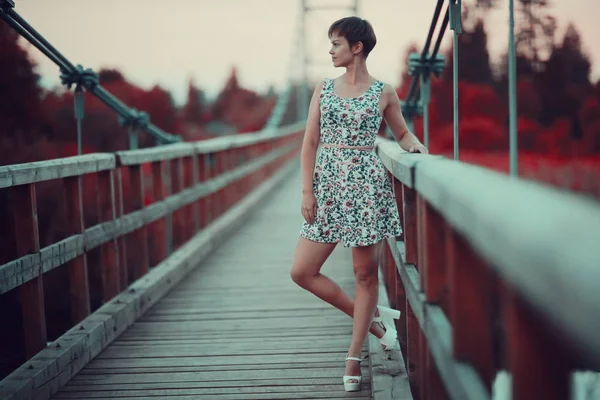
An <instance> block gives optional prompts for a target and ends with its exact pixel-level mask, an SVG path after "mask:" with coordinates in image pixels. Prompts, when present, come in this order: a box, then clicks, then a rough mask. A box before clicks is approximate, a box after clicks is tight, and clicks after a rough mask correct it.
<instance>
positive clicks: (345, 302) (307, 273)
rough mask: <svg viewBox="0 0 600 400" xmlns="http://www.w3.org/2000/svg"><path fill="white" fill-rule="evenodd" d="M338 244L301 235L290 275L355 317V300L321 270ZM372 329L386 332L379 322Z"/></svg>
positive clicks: (312, 291) (379, 333)
mask: <svg viewBox="0 0 600 400" xmlns="http://www.w3.org/2000/svg"><path fill="white" fill-rule="evenodd" d="M336 244H337V243H318V242H313V241H310V240H308V239H305V238H303V237H300V238H299V239H298V245H297V247H296V253H295V254H294V262H293V265H292V269H291V271H290V275H291V277H292V280H293V281H294V282H295V283H296V284H297V285H298V286H300V287H302V288H303V289H306V290H308V291H309V292H311V293H312V294H314V295H315V296H317V297H318V298H320V299H321V300H324V301H326V302H327V303H329V304H331V305H332V306H334V307H336V308H338V309H339V310H341V311H342V312H343V313H345V314H347V315H348V316H350V317H353V316H354V300H353V299H352V298H351V297H350V296H348V294H347V293H346V292H344V290H343V289H342V288H341V287H340V286H339V285H338V284H337V283H335V282H334V281H332V280H331V279H330V278H329V277H327V276H325V275H323V274H321V272H320V271H321V267H322V266H323V264H324V263H325V261H326V260H327V258H328V257H329V255H330V254H331V253H332V252H333V250H334V249H335V246H336ZM370 331H371V333H373V334H374V335H375V336H376V337H378V338H381V337H382V336H383V334H384V333H385V331H383V329H381V327H380V326H379V325H377V324H372V325H371V328H370Z"/></svg>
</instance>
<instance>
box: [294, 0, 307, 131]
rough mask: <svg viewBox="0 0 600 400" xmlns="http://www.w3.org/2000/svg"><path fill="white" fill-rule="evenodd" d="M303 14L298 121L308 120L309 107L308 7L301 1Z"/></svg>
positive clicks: (301, 21) (301, 20)
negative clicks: (307, 91) (307, 83)
mask: <svg viewBox="0 0 600 400" xmlns="http://www.w3.org/2000/svg"><path fill="white" fill-rule="evenodd" d="M301 6H302V13H301V15H300V18H301V19H300V37H301V38H302V39H301V40H302V41H301V42H300V46H301V48H300V54H301V57H302V78H301V80H300V82H299V84H298V98H297V99H296V101H297V102H298V103H299V104H298V113H299V115H298V120H303V119H305V118H306V116H307V114H308V105H307V104H305V103H306V102H307V101H308V100H307V97H308V96H307V93H306V90H307V87H306V82H307V81H308V71H307V65H306V64H307V63H308V55H307V54H306V13H307V11H308V7H307V5H306V0H302V1H301Z"/></svg>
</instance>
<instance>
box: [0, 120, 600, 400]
mask: <svg viewBox="0 0 600 400" xmlns="http://www.w3.org/2000/svg"><path fill="white" fill-rule="evenodd" d="M302 137H303V130H302V125H297V126H292V127H290V128H289V129H287V130H280V131H278V132H270V133H268V132H263V133H257V134H251V135H239V136H231V137H225V138H220V139H215V140H210V141H204V142H199V143H197V144H194V143H186V144H183V143H182V144H174V145H167V146H162V147H159V148H151V149H141V150H131V151H123V152H119V153H116V154H91V155H84V156H78V157H72V158H66V159H60V160H53V161H46V162H38V163H31V164H23V165H13V166H8V167H0V187H1V188H2V190H8V191H9V192H10V196H11V199H12V200H13V203H12V207H13V208H12V209H13V210H14V215H15V237H16V238H17V239H18V242H17V246H16V250H17V251H18V254H17V257H16V258H15V260H14V261H12V262H10V263H8V264H5V265H3V266H1V267H0V293H1V294H2V296H13V297H15V298H18V299H20V300H21V302H20V303H19V302H17V303H18V304H20V306H19V309H20V312H21V313H22V316H23V317H22V319H21V326H11V327H7V326H3V327H2V329H3V331H4V334H5V335H6V334H7V332H8V331H15V330H16V331H18V332H21V335H22V336H20V337H21V338H22V341H21V340H13V341H7V340H3V341H2V343H1V344H0V345H1V346H2V348H3V354H8V353H10V354H13V356H14V359H18V360H19V361H18V365H17V367H16V368H15V369H14V371H13V372H12V373H10V374H8V376H6V377H5V378H4V379H3V380H2V381H1V382H0V398H1V399H11V400H12V399H14V400H17V399H19V400H20V399H49V398H54V399H67V398H68V399H89V398H97V399H117V398H132V397H133V398H154V397H157V398H171V397H173V398H183V399H192V398H194V399H195V398H210V399H212V398H214V399H283V398H285V399H307V398H312V399H322V398H323V399H325V398H327V399H335V398H346V397H348V396H350V397H353V398H364V399H367V398H375V399H410V398H419V399H444V398H452V399H489V398H499V397H497V396H498V394H497V391H494V390H493V385H494V382H495V381H497V376H498V373H499V372H503V371H504V372H503V373H504V374H508V375H509V376H510V377H511V379H510V380H509V384H508V386H507V387H508V389H507V390H509V391H511V392H512V398H514V399H566V398H569V394H570V392H571V390H572V385H571V380H572V378H573V373H574V372H575V371H576V370H594V369H597V368H598V365H599V361H600V336H599V335H598V334H597V332H598V331H599V330H600V325H599V324H600V319H599V318H598V315H600V314H599V311H600V294H599V293H600V292H599V291H598V282H600V270H599V268H598V267H599V264H598V260H599V250H598V243H599V242H598V234H597V227H598V226H600V207H599V206H598V204H595V203H592V202H591V201H587V200H585V199H583V198H580V197H577V196H576V195H570V194H566V193H560V192H558V191H556V190H554V189H550V188H547V187H543V186H541V185H538V184H535V183H531V182H526V181H522V180H516V179H513V178H510V177H508V176H505V175H502V174H498V173H495V172H492V171H489V170H486V169H483V168H479V167H475V166H471V165H465V164H463V163H460V162H457V161H453V160H448V159H444V158H441V157H436V156H421V155H414V154H406V153H403V152H402V151H401V150H400V149H399V148H398V146H397V145H396V144H395V143H393V142H391V141H389V140H387V139H383V138H382V139H380V140H378V147H377V152H378V154H379V156H380V157H381V159H382V160H383V162H384V163H385V165H386V167H387V168H388V170H389V173H390V178H392V179H393V181H394V185H395V192H396V198H397V202H398V205H399V207H400V210H402V218H403V225H404V237H403V238H395V239H390V240H388V241H387V243H386V246H385V253H384V254H382V257H381V260H380V266H381V273H380V276H381V282H382V289H384V290H381V291H380V293H381V299H380V304H388V303H389V304H391V305H392V306H394V307H397V308H398V309H400V310H402V318H401V319H400V321H399V322H398V332H399V338H398V340H399V341H400V344H401V351H387V352H383V351H381V350H380V348H379V346H378V345H377V341H376V339H374V338H373V337H371V338H370V341H369V343H368V345H367V346H366V347H365V349H364V356H365V357H366V359H367V360H368V361H369V362H368V363H365V364H364V365H363V374H364V375H365V377H366V384H365V385H364V386H363V390H362V392H359V393H351V394H347V393H345V392H344V391H343V385H342V384H341V376H342V375H343V371H344V363H343V357H344V355H345V352H346V351H347V347H348V345H349V343H350V334H351V327H352V323H351V320H350V319H349V318H348V317H347V316H345V315H342V314H341V313H340V312H338V311H337V310H335V309H333V308H331V307H329V306H327V305H326V304H324V303H322V302H321V301H320V300H317V299H315V298H313V296H312V295H311V294H308V293H307V292H304V291H303V290H302V289H300V288H298V287H297V286H295V285H294V284H293V283H292V281H291V279H290V276H289V270H290V266H291V257H292V252H293V248H294V246H295V241H296V240H297V232H298V229H299V226H300V222H301V216H300V214H299V212H298V204H299V201H300V198H299V189H298V188H299V163H298V153H299V149H300V145H301V141H302ZM90 176H93V177H95V184H96V185H97V194H98V196H97V207H98V214H99V216H100V217H101V218H100V220H99V221H98V223H97V224H95V225H93V226H89V227H87V226H84V224H83V219H82V215H83V213H82V211H83V210H82V204H83V200H82V185H83V182H84V180H85V179H87V178H88V177H90ZM166 176H170V177H171V179H169V180H167V179H165V177H166ZM48 180H54V181H59V182H60V181H61V182H62V185H63V187H64V190H65V191H66V194H67V197H68V199H69V200H68V206H69V207H68V209H69V210H70V216H69V219H68V220H67V221H65V223H67V224H69V226H70V227H71V232H72V235H71V236H70V237H68V238H66V239H64V240H62V241H60V242H58V243H55V244H52V245H50V246H47V247H44V248H40V246H39V240H38V235H37V226H38V221H37V218H36V190H35V188H36V185H37V184H40V183H41V182H43V181H48ZM169 181H170V182H171V183H172V185H167V184H166V183H167V182H169ZM125 182H128V184H125ZM146 194H150V198H149V199H150V200H148V196H146ZM144 199H147V200H146V201H144ZM126 205H127V206H126ZM169 247H172V249H170V248H169ZM97 250H99V254H100V260H101V262H100V263H99V265H98V266H99V268H100V270H99V274H100V275H99V276H101V282H102V284H101V285H100V287H98V285H97V284H92V282H91V279H90V275H91V274H92V273H91V271H90V269H89V268H88V267H89V266H88V260H89V258H90V254H91V253H92V252H94V251H97ZM132 255H137V256H138V257H137V259H138V260H139V261H138V263H137V264H132V263H130V262H128V260H130V259H131V258H132ZM55 270H62V271H63V273H64V275H63V276H66V277H67V279H65V280H63V281H62V282H61V283H62V286H57V285H54V286H53V287H52V293H48V290H49V289H48V288H45V286H44V280H45V278H46V277H47V276H48V274H49V273H52V272H53V271H55ZM351 271H352V268H351V260H350V254H349V251H348V249H345V248H343V247H338V248H337V249H336V251H335V252H334V255H333V256H332V258H331V259H330V260H328V262H327V264H326V265H325V269H324V272H325V273H326V274H330V275H332V276H333V277H334V279H336V280H338V281H339V282H340V283H341V284H342V286H343V287H344V288H345V289H347V290H348V291H349V292H350V293H352V291H353V287H354V286H353V280H354V278H353V275H352V272H351ZM45 291H46V293H45ZM97 296H101V298H102V301H101V303H102V304H101V305H100V306H99V307H97V308H96V309H92V307H91V303H92V302H91V300H90V299H92V298H94V297H97ZM55 297H60V298H62V299H63V300H66V301H67V303H68V304H70V310H71V313H70V317H69V318H68V319H69V321H70V322H69V324H68V326H66V327H65V330H64V333H62V334H61V335H60V336H59V337H57V338H56V339H55V340H51V341H48V335H47V329H46V327H47V326H49V325H50V324H51V323H52V321H51V320H48V318H47V317H46V315H47V314H48V312H49V310H48V305H47V304H46V305H45V299H53V298H55ZM67 328H68V329H67ZM5 337H6V336H5ZM510 381H512V383H510Z"/></svg>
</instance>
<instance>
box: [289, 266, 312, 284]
mask: <svg viewBox="0 0 600 400" xmlns="http://www.w3.org/2000/svg"><path fill="white" fill-rule="evenodd" d="M290 277H291V278H292V281H294V283H295V284H296V285H298V286H300V287H307V286H308V283H309V282H310V279H311V274H310V273H308V272H307V271H306V270H304V269H302V268H298V267H297V266H295V265H294V266H293V267H292V269H291V270H290Z"/></svg>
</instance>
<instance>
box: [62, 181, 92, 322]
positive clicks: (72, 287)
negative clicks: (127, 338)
mask: <svg viewBox="0 0 600 400" xmlns="http://www.w3.org/2000/svg"><path fill="white" fill-rule="evenodd" d="M63 185H64V187H65V192H66V197H67V226H68V233H69V235H79V234H82V233H83V199H82V196H83V181H82V177H81V176H73V177H68V178H63ZM67 268H68V270H69V297H70V304H71V322H72V325H75V324H76V323H78V322H79V321H81V320H83V319H84V318H85V317H87V316H88V315H89V314H90V287H89V282H88V267H87V254H86V253H85V251H84V252H83V254H80V255H79V256H77V257H75V258H74V259H72V260H71V261H69V262H68V263H67Z"/></svg>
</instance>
